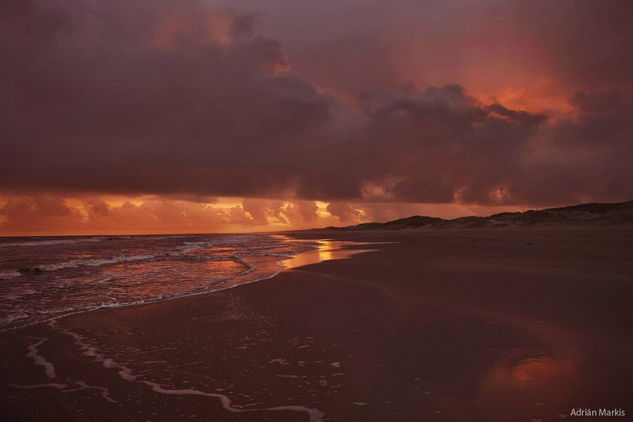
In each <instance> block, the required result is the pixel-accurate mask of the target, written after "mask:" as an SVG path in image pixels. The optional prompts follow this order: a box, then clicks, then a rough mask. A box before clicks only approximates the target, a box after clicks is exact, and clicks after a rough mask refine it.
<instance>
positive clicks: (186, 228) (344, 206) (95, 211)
mask: <svg viewBox="0 0 633 422" xmlns="http://www.w3.org/2000/svg"><path fill="white" fill-rule="evenodd" d="M517 209H522V208H520V207H507V206H505V207H484V206H466V205H459V204H410V203H371V202H367V203H352V202H321V201H306V200H290V201H281V200H269V199H253V198H216V199H209V198H204V199H202V200H195V198H188V199H182V198H172V197H168V196H163V197H161V196H150V195H143V196H135V197H117V196H107V195H105V196H96V195H75V196H61V195H57V196H56V195H50V194H37V195H4V196H0V235H2V236H32V235H49V236H52V235H87V234H155V233H240V232H257V231H276V230H291V229H307V228H315V227H326V226H344V225H352V224H358V223H362V222H367V221H388V220H393V219H396V218H401V217H405V216H409V215H414V214H420V215H432V216H439V217H444V218H455V217H458V216H462V215H487V214H491V213H495V212H501V211H515V210H517Z"/></svg>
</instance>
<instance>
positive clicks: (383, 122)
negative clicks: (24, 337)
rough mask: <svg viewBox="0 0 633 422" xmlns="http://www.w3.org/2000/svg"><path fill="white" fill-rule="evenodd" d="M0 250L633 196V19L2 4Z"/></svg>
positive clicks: (579, 12) (563, 10) (238, 6)
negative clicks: (0, 241) (33, 238)
mask: <svg viewBox="0 0 633 422" xmlns="http://www.w3.org/2000/svg"><path fill="white" fill-rule="evenodd" d="M0 15H1V16H2V18H1V19H0V59H1V62H2V66H1V67H0V89H1V92H2V96H0V111H1V112H0V146H1V151H2V153H1V154H0V235H2V234H4V235H21V234H80V233H175V232H226V231H240V232H243V231H261V230H273V229H274V230H278V229H288V228H306V227H318V226H325V225H343V224H353V223H357V222H362V221H370V220H371V221H374V220H378V221H381V220H388V219H393V218H399V217H404V216H408V215H411V214H427V215H434V216H440V217H456V216H460V215H465V214H477V215H484V214H490V213H493V212H497V211H502V210H524V209H528V208H537V207H544V206H555V205H563V204H572V203H577V202H586V201H624V200H630V199H632V198H633V171H631V169H630V167H631V164H630V163H632V162H633V76H632V75H633V26H632V25H631V24H630V22H633V3H631V2H629V1H626V0H622V1H617V0H607V1H604V0H574V1H571V0H559V1H551V0H530V1H518V0H516V1H507V0H504V1H502V0H445V1H441V2H440V1H426V0H391V1H384V0H383V1H378V0H323V1H319V2H314V1H303V0H292V1H291V0H231V1H229V0H217V1H215V0H213V1H211V0H209V1H202V0H198V1H194V0H192V1H185V0H183V1H178V0H108V1H100V0H92V1H89V0H58V1H54V2H51V1H44V0H6V1H3V2H2V5H1V6H0Z"/></svg>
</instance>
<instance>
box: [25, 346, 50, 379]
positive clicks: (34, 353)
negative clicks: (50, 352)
mask: <svg viewBox="0 0 633 422" xmlns="http://www.w3.org/2000/svg"><path fill="white" fill-rule="evenodd" d="M46 340H48V339H46V338H42V339H40V341H38V342H37V343H33V344H31V345H30V346H29V347H28V350H29V353H27V354H26V356H27V357H28V358H31V359H33V362H35V364H36V365H40V366H43V367H44V373H45V374H46V376H47V377H48V378H55V366H53V364H52V363H51V362H49V361H48V360H46V359H45V358H44V357H43V356H41V355H40V354H39V353H38V350H37V348H38V347H39V346H40V345H41V344H42V343H44V342H45V341H46Z"/></svg>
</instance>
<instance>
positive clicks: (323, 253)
mask: <svg viewBox="0 0 633 422" xmlns="http://www.w3.org/2000/svg"><path fill="white" fill-rule="evenodd" d="M372 244H375V243H366V242H346V241H340V240H325V239H323V240H319V241H318V242H317V249H314V250H312V251H308V252H303V253H300V254H298V255H295V256H292V257H290V258H288V259H284V260H283V261H282V262H281V264H282V265H283V266H284V268H286V269H290V268H297V267H302V266H304V265H310V264H318V263H319V262H323V261H329V260H332V259H346V258H349V257H351V256H352V255H356V254H359V253H362V252H371V251H375V250H376V249H347V248H346V247H347V246H351V245H372Z"/></svg>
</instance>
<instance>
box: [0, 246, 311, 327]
mask: <svg viewBox="0 0 633 422" xmlns="http://www.w3.org/2000/svg"><path fill="white" fill-rule="evenodd" d="M320 245H321V243H319V242H317V241H302V240H297V239H291V238H289V237H286V236H282V235H268V234H254V235H239V234H238V235H224V234H215V235H214V234H211V235H152V236H78V237H28V238H0V331H6V330H12V329H15V328H20V327H24V326H28V325H32V324H35V323H40V322H45V321H50V320H54V319H57V318H60V317H63V316H66V315H70V314H74V313H79V312H86V311H90V310H94V309H99V308H108V307H119V306H130V305H137V304H144V303H150V302H156V301H161V300H168V299H172V298H177V297H182V296H188V295H195V294H201V293H206V292H210V291H214V290H220V289H227V288H231V287H235V286H238V285H242V284H245V283H250V282H253V281H258V280H263V279H266V278H270V277H273V276H274V275H276V274H277V273H278V272H279V271H281V270H282V269H283V268H284V267H286V266H287V265H284V262H292V258H293V257H296V256H297V255H298V254H301V253H305V252H309V251H315V250H318V249H319V246H320ZM308 255H309V254H308Z"/></svg>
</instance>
